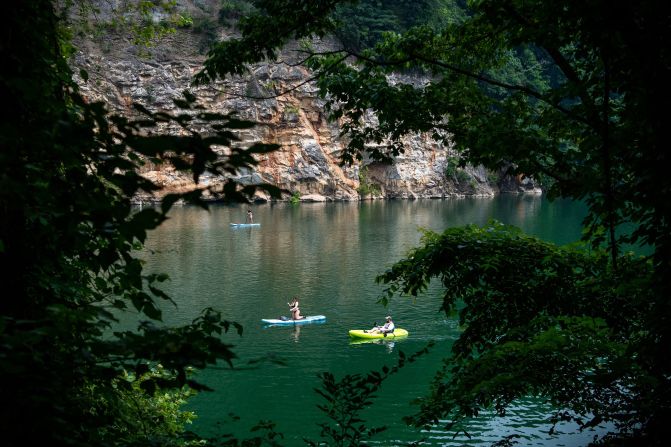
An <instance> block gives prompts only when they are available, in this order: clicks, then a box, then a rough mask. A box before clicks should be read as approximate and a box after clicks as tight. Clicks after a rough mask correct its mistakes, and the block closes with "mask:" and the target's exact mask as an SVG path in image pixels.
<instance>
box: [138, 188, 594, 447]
mask: <svg viewBox="0 0 671 447" xmlns="http://www.w3.org/2000/svg"><path fill="white" fill-rule="evenodd" d="M246 209H247V207H242V206H223V205H222V206H213V207H212V208H211V209H210V211H209V212H206V211H203V210H200V209H198V208H191V207H182V208H176V209H174V210H173V211H171V213H170V219H169V220H168V221H167V222H166V223H165V224H163V225H162V226H161V227H160V228H158V229H157V230H155V231H153V232H152V233H151V234H150V237H149V240H148V243H147V250H146V252H145V253H144V257H145V259H146V260H147V262H148V264H147V268H148V270H150V271H161V272H166V273H168V274H169V275H170V276H171V281H170V282H169V283H168V284H167V286H166V287H164V288H165V289H166V291H167V292H169V293H170V294H171V295H172V296H173V298H174V299H175V300H176V301H177V302H178V308H177V309H174V308H172V307H167V306H166V308H165V316H164V320H165V321H166V323H168V324H182V323H185V322H188V321H190V320H191V319H193V318H195V317H196V316H197V315H198V314H199V312H200V310H201V309H203V308H205V307H214V308H216V309H219V310H221V311H222V313H223V314H224V315H225V317H226V318H227V319H229V320H233V321H237V322H239V323H241V324H242V325H243V326H244V333H243V336H242V337H238V336H237V335H235V334H228V335H226V341H227V342H230V343H232V344H234V345H235V348H234V350H235V352H236V354H237V355H238V357H239V358H238V359H237V360H236V361H235V362H234V364H235V367H234V368H233V369H231V368H228V367H226V366H225V365H222V366H221V367H219V368H212V369H208V370H206V371H203V372H201V373H200V374H199V379H200V380H201V381H203V382H204V383H206V384H207V385H209V386H211V387H213V388H214V389H215V390H216V391H215V392H211V393H201V394H200V395H198V396H197V397H196V398H194V399H193V401H192V403H191V404H190V406H191V408H192V409H194V410H195V411H197V413H198V415H199V419H198V420H197V421H196V423H195V424H194V427H193V428H194V429H195V430H196V431H198V432H200V433H202V434H205V435H213V434H216V433H226V432H232V433H236V434H238V435H240V436H245V434H246V435H247V436H250V435H249V432H248V431H247V430H248V428H249V427H251V426H252V425H253V424H254V423H256V422H258V421H259V420H272V421H275V422H276V423H277V427H276V429H277V430H278V431H279V432H282V433H284V435H285V439H284V444H285V445H304V444H303V442H302V440H301V439H302V437H303V436H305V437H309V438H311V439H317V438H318V434H319V428H318V427H317V425H316V424H317V423H318V422H323V421H325V418H324V417H323V415H322V414H321V413H320V412H319V410H318V409H317V404H319V403H322V402H321V400H320V399H321V398H320V397H319V396H318V395H317V394H316V393H315V392H314V391H313V389H314V388H317V387H319V384H320V383H319V379H318V377H317V375H318V373H320V372H323V371H331V372H333V373H335V374H336V376H337V377H342V375H344V374H350V373H366V372H368V371H371V370H374V369H380V368H381V367H382V366H383V365H388V366H390V365H393V364H395V362H396V360H397V358H398V354H399V352H400V351H403V352H404V353H406V354H410V353H413V352H416V351H418V350H419V349H421V348H423V347H424V346H425V345H426V344H427V343H428V342H429V341H430V340H434V341H436V342H437V344H436V346H435V348H434V349H433V350H432V351H431V353H430V354H429V355H427V356H425V357H423V358H422V359H421V360H419V361H418V362H416V363H414V364H411V365H409V366H407V367H406V368H404V369H403V370H401V372H400V373H398V374H397V375H395V376H393V377H392V378H391V379H390V380H389V381H388V382H385V384H384V385H383V387H382V389H381V391H380V393H379V396H378V398H377V400H376V401H375V402H376V403H375V408H374V409H371V410H367V411H366V412H364V414H363V416H364V417H365V418H366V420H367V421H369V423H370V424H372V425H386V426H387V427H388V430H387V431H385V432H384V433H382V434H380V435H379V436H378V437H377V438H375V439H376V440H377V443H378V445H384V446H391V445H403V444H404V443H407V442H410V441H413V440H418V439H422V438H426V443H425V444H424V445H432V446H456V445H464V444H480V443H482V442H483V441H487V442H493V441H496V440H498V439H500V438H501V437H502V436H505V435H510V434H518V435H520V436H522V438H521V443H520V445H546V446H548V445H579V444H584V443H585V440H587V439H589V438H590V436H591V435H590V434H583V435H578V436H568V435H563V436H560V437H558V438H557V437H554V438H552V437H550V436H549V435H547V433H546V432H547V430H548V429H549V425H547V424H544V423H543V422H542V420H543V418H544V417H545V416H546V415H547V414H548V408H547V407H545V406H544V405H542V404H541V403H539V402H537V401H535V400H533V399H530V400H527V401H521V402H519V404H518V405H517V407H516V409H515V411H513V412H512V413H511V414H510V415H509V416H508V417H506V419H505V420H501V419H495V418H491V417H487V418H483V420H481V421H476V422H474V423H473V424H472V425H471V426H470V427H469V430H470V432H471V434H472V436H473V437H472V438H471V439H470V440H464V439H461V438H460V439H456V440H455V439H452V437H451V434H447V433H444V432H443V431H442V430H441V429H440V428H438V427H436V429H435V430H432V431H431V432H428V433H421V432H417V431H414V430H412V429H410V428H408V427H407V426H406V425H405V424H404V423H403V422H402V421H401V418H402V417H403V416H406V415H410V414H412V413H413V411H414V410H415V408H414V407H413V406H412V405H410V402H411V401H412V399H414V398H416V397H418V396H421V395H423V394H425V393H426V391H427V387H428V383H429V380H430V379H431V377H432V375H433V374H434V373H435V371H436V370H437V369H438V368H440V366H441V358H443V357H444V356H445V355H446V354H447V353H448V352H449V349H450V346H451V344H452V342H453V341H454V340H455V339H456V337H457V336H458V327H457V324H456V321H455V320H453V319H450V318H447V317H446V316H445V315H444V314H441V313H439V312H438V308H439V305H440V300H439V298H438V292H439V290H438V289H437V287H436V288H434V290H431V291H430V292H429V294H428V295H426V296H422V297H419V298H418V299H417V300H416V301H412V300H410V299H395V300H394V301H392V303H391V305H390V306H389V307H388V308H384V307H382V306H381V305H380V304H377V299H378V298H379V296H380V295H381V292H382V289H383V287H382V286H380V285H378V284H376V283H375V282H374V278H375V276H376V275H378V274H380V273H382V272H384V270H385V269H386V268H388V267H389V266H390V265H391V264H392V263H393V262H395V261H397V260H399V259H401V257H402V256H403V255H404V254H405V253H406V252H407V251H408V250H409V249H410V248H412V247H414V246H416V245H417V244H418V243H419V239H420V236H421V233H420V231H419V229H420V228H426V229H431V230H435V231H442V230H444V229H446V228H448V227H453V226H458V225H465V224H469V223H475V224H484V223H486V222H487V221H488V220H489V219H492V218H494V219H498V220H500V221H502V222H504V223H507V224H512V225H516V226H519V227H521V228H522V229H523V230H524V231H526V232H528V233H530V234H534V235H537V236H538V237H541V238H543V239H546V240H551V241H554V242H557V243H561V244H564V243H569V242H573V241H575V240H577V239H578V238H579V237H580V222H581V220H582V218H583V216H584V213H585V208H584V206H582V205H581V204H577V203H574V202H569V201H555V202H548V201H547V200H545V199H544V198H541V197H537V196H502V197H497V198H486V199H455V200H416V201H373V202H363V203H327V204H307V203H304V204H300V205H297V206H292V205H290V204H279V205H270V204H263V205H253V206H251V209H252V210H253V212H254V220H255V222H259V223H261V226H260V227H253V228H232V227H231V226H230V225H229V223H230V222H244V219H245V214H246ZM294 295H298V296H299V297H300V302H301V309H302V312H303V313H304V314H307V315H315V314H323V315H326V317H327V320H326V322H325V323H323V324H306V325H303V326H296V327H280V326H274V327H269V326H264V325H263V324H262V323H261V321H260V320H261V318H277V317H279V316H281V315H288V312H287V309H288V306H287V302H288V301H289V299H290V298H291V297H292V296H294ZM386 314H391V315H393V316H394V320H395V322H396V324H397V326H399V327H403V328H405V329H407V330H408V331H410V336H409V337H408V338H407V339H405V340H400V341H396V342H387V341H385V342H382V343H351V342H350V340H349V338H348V335H347V331H348V330H349V329H362V328H367V327H369V326H371V325H372V324H373V323H374V322H378V323H381V322H382V321H383V319H384V316H385V315H386ZM258 359H261V360H262V361H261V362H256V360H258ZM274 360H281V361H282V363H277V362H275V361H274ZM231 413H233V414H235V415H237V416H239V417H240V418H241V420H240V421H238V422H237V423H226V424H223V422H224V421H226V420H228V419H229V414H231ZM222 424H223V425H222Z"/></svg>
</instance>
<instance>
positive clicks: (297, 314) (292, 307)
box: [287, 296, 305, 320]
mask: <svg viewBox="0 0 671 447" xmlns="http://www.w3.org/2000/svg"><path fill="white" fill-rule="evenodd" d="M287 304H288V305H289V312H291V319H292V320H302V319H303V318H305V317H304V316H303V315H301V309H300V308H299V307H298V297H297V296H295V297H293V298H292V299H291V302H290V303H287Z"/></svg>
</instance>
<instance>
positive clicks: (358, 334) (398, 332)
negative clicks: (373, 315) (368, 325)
mask: <svg viewBox="0 0 671 447" xmlns="http://www.w3.org/2000/svg"><path fill="white" fill-rule="evenodd" d="M384 335H385V334H380V333H378V332H375V333H372V334H371V333H370V332H364V330H363V329H352V330H351V331H349V336H350V337H352V338H365V339H377V338H385V339H391V338H399V337H407V336H408V331H406V330H405V329H401V328H396V329H394V332H393V333H389V334H387V336H386V337H385V336H384Z"/></svg>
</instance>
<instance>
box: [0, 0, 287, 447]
mask: <svg viewBox="0 0 671 447" xmlns="http://www.w3.org/2000/svg"><path fill="white" fill-rule="evenodd" d="M65 3H66V4H68V3H69V2H65ZM4 13H5V24H4V26H3V28H2V31H0V34H1V36H2V37H1V42H2V46H1V51H2V59H3V61H4V62H5V63H4V64H3V69H2V74H1V77H0V93H1V96H2V98H3V99H4V101H3V108H2V120H1V122H0V146H1V151H0V262H1V265H0V272H1V273H0V274H1V275H2V277H1V279H2V285H3V289H4V290H5V291H6V292H9V291H11V293H5V294H3V299H2V301H1V302H0V375H1V376H2V383H1V385H0V392H1V395H2V396H3V398H4V399H5V401H6V405H4V406H3V410H2V414H1V416H0V427H1V428H2V431H3V433H4V438H5V445H19V444H23V443H24V442H28V441H30V443H31V444H32V443H35V444H39V445H121V444H123V445H135V444H137V445H140V444H141V445H147V444H150V443H152V442H159V440H160V443H161V445H171V444H181V443H182V442H181V441H180V438H179V436H177V435H175V436H172V435H171V436H168V437H166V436H164V434H165V433H166V432H170V433H173V434H175V433H177V431H175V430H173V428H174V427H173V428H171V427H170V424H171V423H170V422H169V421H167V420H163V422H160V419H157V420H154V422H153V424H155V425H156V427H155V429H156V430H150V431H144V430H142V427H141V425H142V424H145V423H147V421H146V420H141V418H140V419H138V418H135V419H133V418H126V423H127V424H130V425H131V426H130V427H126V429H124V432H125V433H127V434H131V436H130V437H129V436H125V435H124V436H118V435H119V430H120V427H119V425H118V422H119V420H118V418H119V417H120V416H119V415H120V414H122V413H123V408H124V407H125V406H127V404H128V403H129V402H128V400H129V399H131V398H132V396H133V395H135V394H134V393H137V392H139V390H143V391H144V392H146V393H147V396H154V395H155V393H157V392H158V391H159V390H165V391H169V390H177V392H179V391H178V390H181V389H182V387H183V386H185V385H188V386H189V387H190V388H191V389H195V390H198V389H203V386H202V385H200V384H199V383H198V382H196V381H195V380H193V378H191V377H189V376H188V374H187V370H188V368H190V367H196V368H203V367H205V366H206V365H212V364H215V363H217V362H221V361H223V362H228V363H229V364H230V362H231V361H232V360H233V358H234V357H235V354H234V353H233V351H232V349H231V348H232V345H231V344H230V343H227V342H225V341H224V335H225V334H226V333H227V332H229V331H230V330H231V329H233V330H234V331H235V332H237V333H241V332H242V328H241V327H240V326H239V325H238V324H237V323H234V322H229V321H227V320H226V319H224V318H222V316H221V315H220V314H219V313H218V312H217V311H215V310H213V309H205V310H203V312H202V314H201V315H200V316H199V317H198V318H196V319H195V320H194V321H193V322H192V323H191V324H189V325H186V326H183V327H163V326H161V325H160V321H161V310H160V308H161V304H160V302H161V301H167V302H169V303H171V302H172V300H171V299H170V297H168V296H167V295H166V294H165V293H163V292H162V291H161V289H160V288H159V283H160V282H162V281H165V280H166V279H167V278H166V276H165V275H158V274H151V275H149V274H144V273H143V265H142V262H141V261H140V260H139V259H138V258H136V257H135V253H136V250H137V249H139V248H141V247H142V244H143V242H144V241H145V238H146V236H147V231H149V230H151V229H152V228H155V227H156V226H157V225H159V224H160V223H161V222H162V221H164V220H165V219H166V218H167V213H168V211H169V210H170V208H171V206H172V205H173V204H174V203H175V202H176V201H178V200H183V201H186V202H192V203H197V204H200V205H203V206H204V203H203V201H202V200H201V197H202V194H203V193H204V192H205V191H208V192H209V193H210V194H211V195H212V197H217V198H221V199H225V200H238V201H239V200H247V198H248V197H251V195H252V194H253V193H254V191H255V190H256V188H257V186H253V185H252V186H250V185H247V186H244V187H242V186H241V185H238V184H237V183H236V182H234V181H233V180H231V179H230V177H231V176H232V174H235V173H236V172H237V171H238V169H240V168H253V167H254V166H255V165H256V160H255V158H254V155H255V154H260V153H266V152H268V151H271V150H274V149H275V148H276V146H274V145H263V144H256V145H253V146H252V147H249V148H246V149H245V148H241V147H238V145H237V137H236V134H235V132H236V130H237V129H244V128H248V127H250V126H252V125H253V123H250V122H246V121H241V120H239V119H237V118H235V117H234V116H231V115H222V114H217V113H209V112H208V111H206V110H203V109H202V108H201V107H200V106H199V105H198V102H197V99H196V98H195V97H194V96H193V95H191V94H190V93H188V92H184V96H183V98H175V104H176V106H177V107H178V109H179V112H178V113H176V114H175V115H170V114H167V113H161V112H154V111H150V110H148V109H146V108H144V107H141V106H136V110H135V112H136V113H135V115H134V117H121V116H115V115H112V114H110V113H108V112H107V111H106V109H105V107H104V105H103V104H101V103H96V102H90V101H88V100H87V99H86V98H84V97H82V96H81V95H80V94H79V92H78V88H77V85H76V84H75V82H74V81H73V75H72V72H71V70H70V68H69V66H68V64H67V61H66V56H68V55H69V54H70V51H71V47H70V41H69V38H68V36H69V28H68V26H67V25H68V21H67V17H66V13H67V10H63V9H60V8H59V7H58V4H57V3H56V2H52V1H48V0H37V1H31V2H11V3H10V4H8V5H6V7H5V8H4ZM80 76H81V78H82V79H84V81H85V80H86V79H87V74H86V73H85V72H83V71H82V72H81V73H80ZM168 126H172V127H174V128H177V129H180V132H179V136H169V135H167V134H165V133H164V132H163V131H162V130H160V129H162V128H165V127H168ZM195 129H207V130H206V131H205V132H201V131H196V130H195ZM216 147H227V148H229V149H230V155H229V156H227V157H223V158H222V157H220V156H219V155H218V154H217V152H215V148H216ZM145 160H149V161H151V162H152V163H156V164H161V163H163V164H169V165H172V166H173V167H174V168H175V169H176V170H178V171H183V172H187V173H190V174H191V175H192V177H193V180H194V187H193V189H192V190H191V191H188V192H185V193H181V194H170V195H167V196H165V197H164V199H163V201H162V203H161V206H160V207H155V208H145V209H142V210H137V209H134V208H133V207H131V202H130V200H131V197H132V196H133V195H134V194H136V193H138V192H140V191H145V192H149V193H152V192H157V191H158V190H159V187H158V186H157V185H155V184H153V183H152V182H151V181H149V180H147V179H145V178H144V177H142V176H140V175H139V174H138V171H139V167H140V166H141V165H142V164H143V163H144V161H145ZM206 171H207V172H208V173H212V174H214V175H220V176H223V177H224V178H229V179H228V180H227V181H226V183H225V184H224V186H223V188H222V189H214V188H211V187H206V186H203V185H200V184H198V181H199V179H200V176H201V175H202V174H203V173H204V172H206ZM258 187H261V188H264V189H266V190H268V191H269V192H270V193H271V194H276V193H277V192H278V191H277V189H276V188H273V187H271V186H269V185H258ZM126 309H133V310H134V311H136V312H138V313H139V314H140V316H141V318H144V319H145V320H146V321H144V322H142V323H141V325H140V327H139V328H138V330H137V331H120V332H114V333H112V332H111V329H112V327H113V323H114V322H115V314H116V313H117V312H119V311H123V310H126ZM157 364H161V365H163V368H164V370H165V372H166V374H150V375H147V373H148V372H149V370H150V368H151V367H152V366H155V365H157ZM125 374H132V375H133V376H134V377H138V378H139V377H142V380H141V382H133V381H128V380H119V378H120V377H124V375H125ZM135 385H138V386H139V388H138V387H136V386H135ZM91 390H95V392H94V393H92V392H91ZM166 412H167V413H171V414H173V415H174V414H176V408H174V407H170V408H167V407H166ZM132 424H136V426H132ZM177 424H178V425H182V423H181V422H179V423H177ZM171 430H172V431H171Z"/></svg>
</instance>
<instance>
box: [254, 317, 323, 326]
mask: <svg viewBox="0 0 671 447" xmlns="http://www.w3.org/2000/svg"><path fill="white" fill-rule="evenodd" d="M325 320H326V317H325V316H324V315H310V316H309V317H305V318H302V319H300V320H292V319H291V318H289V319H287V320H281V319H279V318H278V319H274V318H263V319H262V320H261V321H263V322H264V323H267V324H288V325H292V324H302V323H315V322H317V321H325Z"/></svg>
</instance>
